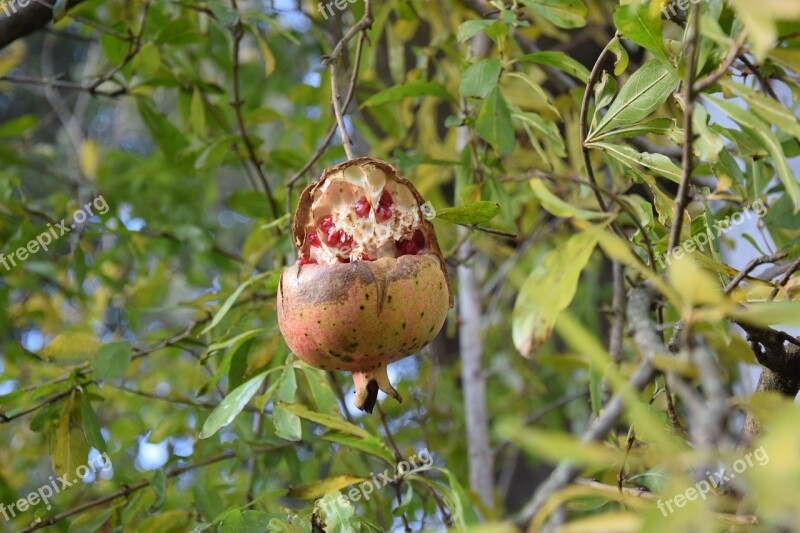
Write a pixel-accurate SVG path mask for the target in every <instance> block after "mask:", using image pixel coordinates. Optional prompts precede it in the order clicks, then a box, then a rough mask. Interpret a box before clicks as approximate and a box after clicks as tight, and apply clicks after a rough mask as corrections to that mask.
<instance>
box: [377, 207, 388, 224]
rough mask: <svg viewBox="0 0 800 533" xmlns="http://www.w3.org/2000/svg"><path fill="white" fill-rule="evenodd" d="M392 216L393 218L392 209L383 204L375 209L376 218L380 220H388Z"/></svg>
mask: <svg viewBox="0 0 800 533" xmlns="http://www.w3.org/2000/svg"><path fill="white" fill-rule="evenodd" d="M390 218H392V210H391V209H390V208H389V207H385V206H384V205H382V204H381V205H379V206H378V209H376V210H375V220H377V221H378V222H386V221H387V220H389V219H390Z"/></svg>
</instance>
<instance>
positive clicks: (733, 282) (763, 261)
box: [725, 252, 786, 294]
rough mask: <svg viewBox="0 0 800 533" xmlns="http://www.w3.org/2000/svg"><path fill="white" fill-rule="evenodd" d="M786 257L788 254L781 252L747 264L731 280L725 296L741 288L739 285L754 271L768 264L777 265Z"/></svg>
mask: <svg viewBox="0 0 800 533" xmlns="http://www.w3.org/2000/svg"><path fill="white" fill-rule="evenodd" d="M784 257H786V252H779V253H777V254H775V255H772V256H769V255H765V256H762V257H757V258H755V259H753V260H752V261H750V262H749V263H747V265H746V266H745V267H744V268H743V269H742V270H741V271H740V272H739V273H738V274H736V277H735V278H733V279H732V280H731V282H730V283H728V285H727V286H726V287H725V294H730V293H731V292H732V291H733V289H735V288H736V287H738V286H739V284H740V283H741V282H742V281H743V280H744V278H746V277H747V276H748V275H749V274H750V273H751V272H752V271H753V270H755V269H756V268H758V267H760V266H761V265H766V264H768V263H775V262H776V261H780V260H781V259H783V258H784Z"/></svg>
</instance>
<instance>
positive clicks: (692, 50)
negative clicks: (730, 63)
mask: <svg viewBox="0 0 800 533" xmlns="http://www.w3.org/2000/svg"><path fill="white" fill-rule="evenodd" d="M686 44H687V46H686V55H687V57H688V59H687V61H686V82H685V83H684V92H683V130H684V135H685V138H684V141H683V165H682V166H683V175H682V176H681V182H680V185H679V186H678V196H677V198H676V199H675V214H674V215H673V217H672V231H671V232H670V236H669V247H668V248H667V250H672V249H673V248H675V247H676V246H677V245H678V242H680V239H681V229H682V228H683V212H684V210H686V207H687V206H688V204H689V187H691V183H690V182H691V179H692V171H693V170H694V153H693V152H692V145H693V144H694V129H693V128H694V122H693V120H694V99H695V96H696V95H697V93H696V92H695V83H694V82H695V76H696V75H697V55H698V53H699V50H700V7H699V6H694V8H693V9H692V20H691V21H690V22H689V37H688V38H687V43H686Z"/></svg>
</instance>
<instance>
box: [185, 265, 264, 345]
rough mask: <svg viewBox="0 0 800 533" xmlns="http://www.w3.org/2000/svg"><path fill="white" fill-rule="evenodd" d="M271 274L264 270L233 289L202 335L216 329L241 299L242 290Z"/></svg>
mask: <svg viewBox="0 0 800 533" xmlns="http://www.w3.org/2000/svg"><path fill="white" fill-rule="evenodd" d="M270 275H272V272H262V273H261V274H258V275H256V276H253V277H252V278H250V279H248V280H247V281H245V282H244V283H242V284H241V285H239V286H238V287H237V288H236V290H235V291H233V293H232V294H231V295H230V296H228V299H227V300H225V303H223V304H222V307H220V308H219V311H217V313H216V314H215V315H214V318H213V319H212V320H211V322H210V323H209V324H208V325H207V326H206V327H205V328H203V331H201V332H200V334H201V335H205V334H206V333H208V332H209V331H211V330H212V329H214V327H215V326H216V325H217V324H219V323H220V322H221V321H222V319H223V318H225V315H227V314H228V311H230V310H231V308H232V307H233V304H235V303H236V300H238V299H239V296H241V295H242V292H244V290H245V289H246V288H247V287H249V286H250V285H252V284H254V283H256V282H258V281H261V280H262V279H264V278H266V277H267V276H270Z"/></svg>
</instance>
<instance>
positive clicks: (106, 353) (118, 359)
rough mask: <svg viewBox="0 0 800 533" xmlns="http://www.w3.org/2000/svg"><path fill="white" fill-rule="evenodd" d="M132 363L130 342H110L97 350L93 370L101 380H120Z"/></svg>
mask: <svg viewBox="0 0 800 533" xmlns="http://www.w3.org/2000/svg"><path fill="white" fill-rule="evenodd" d="M130 362H131V345H130V343H128V342H110V343H108V344H104V345H103V346H101V347H100V349H99V350H97V355H95V357H94V360H93V361H92V370H93V371H94V374H95V377H96V378H97V379H100V380H107V379H120V378H122V376H124V375H125V370H127V369H128V365H129V364H130Z"/></svg>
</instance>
